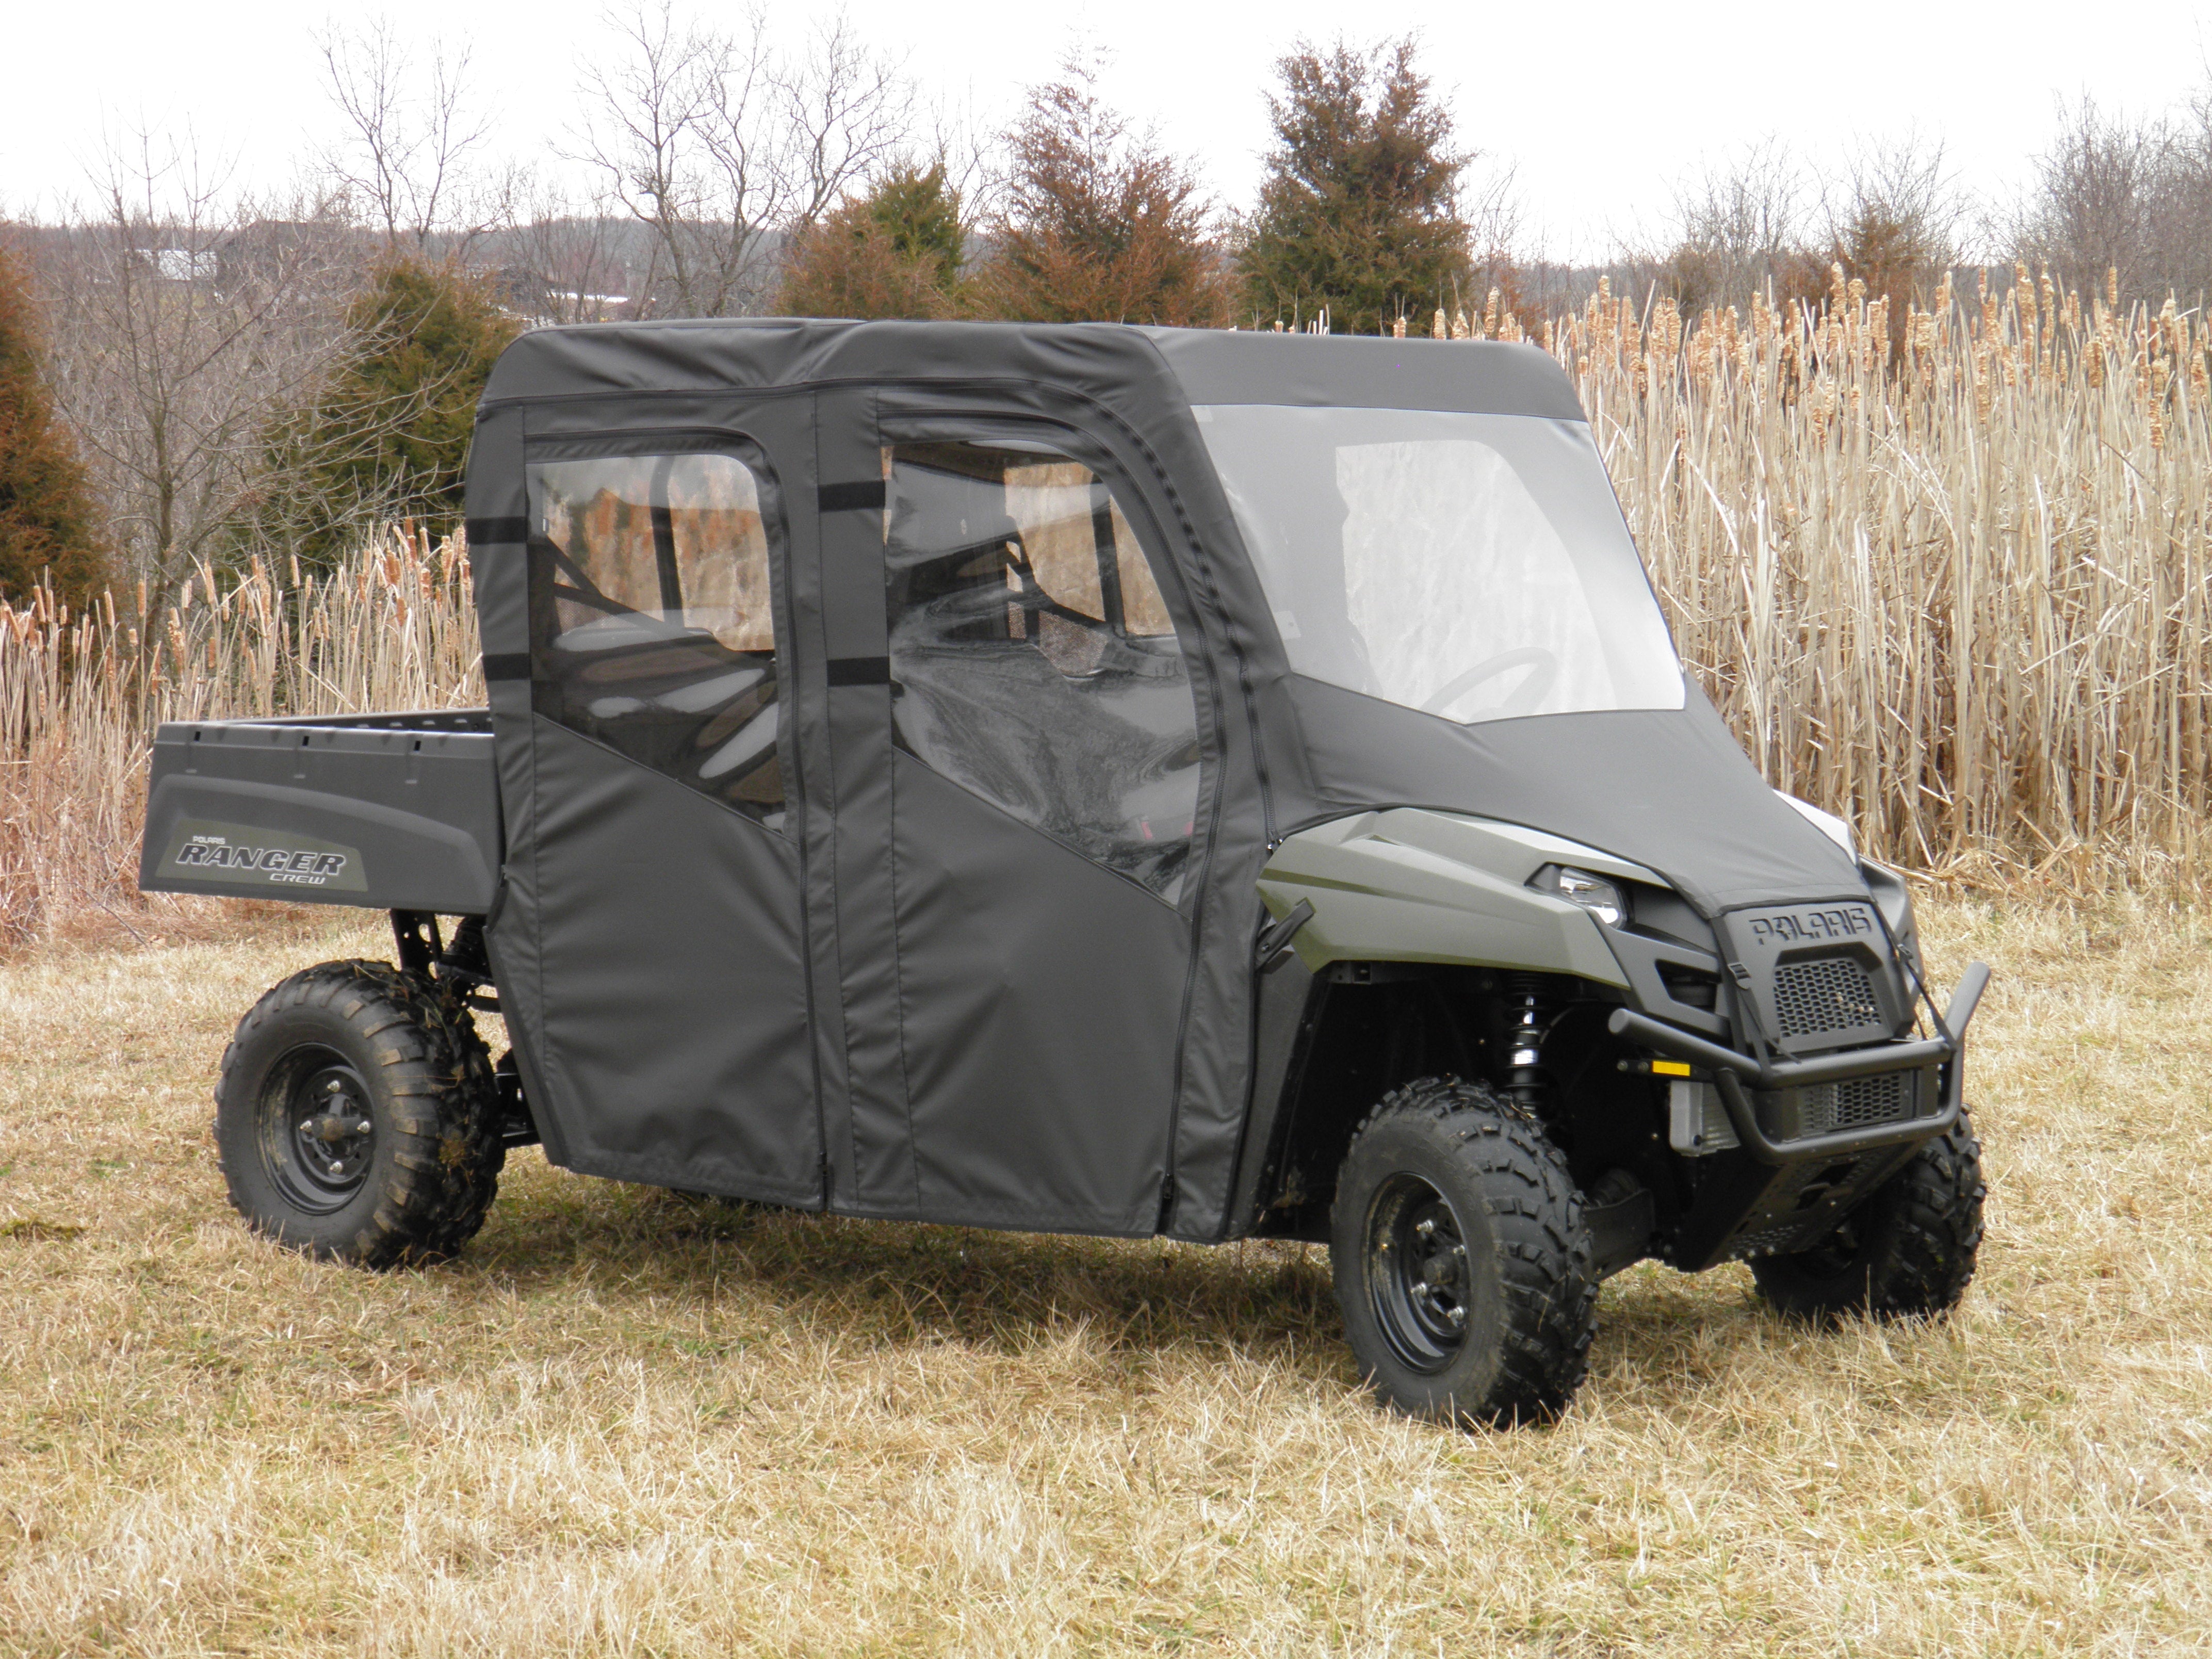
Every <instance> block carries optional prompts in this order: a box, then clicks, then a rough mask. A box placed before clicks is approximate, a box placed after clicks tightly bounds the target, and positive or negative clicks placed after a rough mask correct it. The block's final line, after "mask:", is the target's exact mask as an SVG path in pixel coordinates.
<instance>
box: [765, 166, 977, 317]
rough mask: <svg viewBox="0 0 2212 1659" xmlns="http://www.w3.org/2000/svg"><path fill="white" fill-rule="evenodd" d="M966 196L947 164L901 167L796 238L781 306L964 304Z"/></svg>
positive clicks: (848, 309) (950, 307)
mask: <svg viewBox="0 0 2212 1659" xmlns="http://www.w3.org/2000/svg"><path fill="white" fill-rule="evenodd" d="M962 243H963V230H962V226H961V222H960V201H959V197H958V196H957V194H956V193H955V192H954V191H952V189H951V186H950V185H948V184H947V182H946V180H945V169H944V167H942V166H936V167H927V168H925V167H914V166H907V167H896V168H894V169H893V170H892V171H891V172H890V173H889V174H887V175H886V176H885V177H884V179H882V180H880V181H879V182H878V184H877V185H876V187H875V188H874V189H872V191H869V192H868V193H867V194H866V195H865V196H849V197H846V199H845V201H844V202H843V203H842V204H841V205H840V206H839V207H838V208H837V209H836V210H835V211H834V212H832V213H830V214H829V216H827V217H826V218H824V219H823V221H822V222H821V223H819V224H817V225H813V226H811V227H810V228H807V229H805V230H803V231H801V232H800V233H799V234H798V235H797V236H796V237H794V238H793V243H792V247H791V252H790V256H789V263H788V264H787V266H786V269H785V273H784V279H783V287H782V290H781V293H780V294H779V295H778V296H777V301H776V309H777V310H778V311H779V312H781V313H782V314H783V315H785V316H787V317H860V318H872V317H908V318H917V319H924V320H942V319H947V318H952V317H957V316H959V315H961V314H962V313H963V309H964V306H963V300H964V295H963V292H962V285H961V280H960V258H961V250H962Z"/></svg>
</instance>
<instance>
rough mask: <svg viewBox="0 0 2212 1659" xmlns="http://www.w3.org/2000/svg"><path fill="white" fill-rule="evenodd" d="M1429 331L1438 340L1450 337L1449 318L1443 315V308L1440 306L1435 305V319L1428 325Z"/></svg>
mask: <svg viewBox="0 0 2212 1659" xmlns="http://www.w3.org/2000/svg"><path fill="white" fill-rule="evenodd" d="M1429 333H1430V334H1431V336H1432V337H1434V338H1437V339H1439V340H1449V338H1451V319H1449V317H1446V316H1445V315H1444V308H1443V307H1442V306H1438V307H1437V320H1436V322H1435V323H1434V324H1433V325H1431V327H1430V329H1429Z"/></svg>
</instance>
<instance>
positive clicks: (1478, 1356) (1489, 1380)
mask: <svg viewBox="0 0 2212 1659" xmlns="http://www.w3.org/2000/svg"><path fill="white" fill-rule="evenodd" d="M1330 1234H1331V1238H1330V1247H1329V1256H1330V1265H1331V1267H1333V1268H1334V1273H1335V1279H1336V1294H1337V1300H1338V1301H1339V1303H1340V1304H1342V1307H1343V1310H1344V1327H1345V1335H1346V1340H1348V1341H1349V1342H1350V1343H1351V1345H1352V1354H1353V1357H1354V1358H1356V1359H1357V1360H1358V1364H1359V1369H1360V1372H1361V1375H1362V1376H1364V1377H1365V1378H1366V1379H1367V1381H1368V1383H1369V1385H1370V1387H1371V1388H1372V1389H1374V1390H1375V1393H1376V1396H1377V1397H1378V1398H1379V1399H1380V1400H1381V1401H1383V1404H1384V1405H1386V1406H1388V1407H1391V1408H1392V1409H1393V1410H1395V1411H1400V1412H1403V1413H1407V1415H1409V1416H1413V1417H1419V1418H1425V1419H1430V1420H1431V1421H1435V1422H1443V1423H1454V1424H1466V1423H1484V1424H1512V1423H1522V1422H1541V1421H1545V1420H1547V1419H1551V1418H1553V1417H1556V1416H1558V1415H1559V1413H1561V1412H1562V1411H1564V1410H1565V1409H1566V1406H1567V1402H1568V1401H1569V1399H1570V1398H1571V1397H1572V1395H1573V1394H1574V1391H1575V1389H1576V1388H1577V1386H1578V1385H1579V1384H1580V1383H1581V1382H1582V1380H1583V1376H1584V1374H1585V1373H1586V1371H1587V1370H1588V1369H1589V1345H1590V1338H1591V1336H1592V1335H1593V1334H1594V1333H1595V1328H1596V1307H1597V1280H1596V1279H1595V1276H1594V1275H1593V1273H1592V1271H1591V1266H1590V1241H1589V1228H1588V1226H1587V1225H1586V1224H1585V1223H1584V1220H1583V1200H1582V1194H1580V1193H1579V1192H1578V1191H1577V1190H1576V1188H1575V1183H1574V1178H1573V1176H1571V1175H1570V1174H1569V1173H1568V1170H1567V1164H1566V1159H1565V1157H1563V1156H1562V1155H1561V1153H1560V1152H1559V1148H1558V1147H1556V1146H1553V1144H1552V1142H1551V1141H1550V1139H1548V1138H1547V1136H1546V1135H1545V1133H1544V1132H1543V1130H1542V1129H1541V1127H1539V1126H1538V1125H1537V1124H1536V1123H1535V1122H1534V1121H1533V1120H1532V1119H1530V1118H1529V1117H1528V1116H1527V1115H1525V1114H1524V1113H1522V1111H1521V1110H1520V1109H1518V1108H1517V1107H1516V1106H1514V1105H1512V1104H1510V1103H1508V1102H1505V1101H1504V1100H1502V1099H1500V1098H1499V1097H1498V1096H1497V1095H1496V1094H1494V1093H1493V1092H1492V1091H1491V1090H1490V1089H1488V1088H1487V1087H1486V1086H1484V1085H1480V1084H1474V1083H1462V1082H1461V1081H1459V1080H1458V1079H1455V1078H1429V1079H1423V1080H1422V1081H1420V1082H1418V1083H1412V1084H1408V1085H1406V1086H1405V1087H1404V1088H1402V1089H1399V1090H1396V1091H1393V1092H1392V1093H1390V1094H1388V1095H1386V1096H1384V1097H1383V1099H1382V1101H1381V1102H1380V1103H1378V1104H1377V1105H1376V1108H1375V1109H1374V1110H1373V1111H1372V1112H1371V1113H1370V1114H1369V1115H1368V1117H1367V1121H1365V1122H1364V1123H1363V1124H1361V1125H1360V1127H1359V1130H1358V1133H1356V1134H1355V1135H1354V1136H1353V1138H1352V1147H1351V1150H1350V1151H1349V1152H1346V1154H1345V1159H1344V1164H1343V1167H1342V1168H1341V1169H1340V1170H1339V1172H1338V1175H1337V1183H1336V1202H1335V1206H1334V1210H1333V1211H1332V1212H1331V1223H1330Z"/></svg>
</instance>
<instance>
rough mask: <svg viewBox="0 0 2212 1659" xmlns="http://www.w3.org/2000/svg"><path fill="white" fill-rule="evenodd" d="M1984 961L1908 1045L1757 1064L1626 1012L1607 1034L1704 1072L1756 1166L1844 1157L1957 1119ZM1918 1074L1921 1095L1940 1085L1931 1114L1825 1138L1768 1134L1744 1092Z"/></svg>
mask: <svg viewBox="0 0 2212 1659" xmlns="http://www.w3.org/2000/svg"><path fill="white" fill-rule="evenodd" d="M1989 982H1990V969H1989V965H1988V964H1987V963H1980V962H1977V963H1970V964H1968V966H1967V969H1966V972H1965V973H1963V974H1961V975H1960V976H1959V983H1958V985H1957V986H1956V987H1954V989H1953V991H1952V993H1951V1004H1950V1006H1949V1007H1948V1008H1947V1009H1946V1010H1945V1011H1944V1014H1943V1021H1942V1028H1943V1034H1942V1036H1934V1037H1929V1038H1925V1039H1923V1040H1922V1041H1919V1042H1885V1043H1877V1044H1875V1045H1874V1046H1872V1047H1870V1048H1852V1049H1847V1050H1846V1051H1844V1053H1842V1054H1822V1055H1820V1057H1819V1058H1817V1059H1814V1060H1759V1059H1757V1058H1755V1057H1754V1056H1753V1055H1750V1054H1744V1053H1742V1052H1741V1051H1740V1050H1737V1049H1735V1048H1723V1047H1722V1046H1721V1045H1720V1044H1719V1043H1717V1042H1707V1041H1706V1040H1705V1038H1704V1037H1701V1036H1696V1035H1694V1034H1693V1033H1692V1032H1689V1031H1685V1030H1679V1029H1678V1028H1676V1027H1674V1026H1672V1025H1668V1024H1664V1023H1663V1022H1662V1021H1659V1020H1656V1019H1653V1018H1651V1017H1650V1015H1648V1014H1639V1013H1638V1012H1635V1011H1634V1010H1633V1009H1631V1008H1619V1009H1615V1010H1614V1011H1613V1018H1612V1019H1611V1020H1610V1021H1609V1022H1608V1023H1607V1029H1608V1030H1611V1031H1612V1032H1613V1035H1614V1036H1620V1037H1626V1038H1628V1039H1629V1040H1630V1041H1631V1042H1640V1043H1642V1044H1643V1045H1644V1047H1645V1048H1656V1049H1657V1050H1658V1051H1659V1052H1660V1053H1661V1054H1668V1055H1671V1056H1673V1057H1674V1059H1676V1060H1685V1061H1687V1062H1688V1063H1689V1064H1691V1065H1692V1066H1706V1067H1709V1068H1710V1069H1711V1072H1712V1074H1713V1086H1714V1087H1715V1088H1716V1089H1717V1090H1718V1091H1719V1092H1720V1097H1721V1103H1722V1104H1723V1106H1724V1107H1725V1108H1726V1109H1727V1110H1728V1115H1729V1123H1730V1124H1731V1125H1732V1126H1733V1127H1734V1128H1735V1133H1736V1139H1738V1140H1739V1141H1741V1143H1742V1144H1743V1146H1746V1147H1747V1148H1748V1149H1749V1150H1750V1152H1751V1154H1752V1156H1753V1157H1754V1158H1758V1159H1759V1162H1761V1163H1762V1164H1797V1163H1802V1161H1803V1160H1805V1159H1806V1158H1842V1157H1846V1156H1849V1155H1850V1154H1853V1153H1857V1152H1869V1151H1872V1150H1874V1149H1875V1148H1876V1147H1881V1146H1892V1145H1895V1144H1897V1143H1899V1142H1902V1141H1907V1140H1926V1139H1929V1138H1930V1137H1931V1136H1935V1135H1940V1134H1942V1133H1943V1132H1944V1131H1945V1130H1947V1129H1948V1128H1949V1127H1951V1126H1952V1125H1953V1124H1954V1123H1956V1122H1957V1121H1959V1114H1960V1111H1961V1110H1962V1109H1964V1103H1965V1084H1964V1081H1963V1076H1962V1074H1963V1073H1964V1071H1965V1067H1964V1066H1962V1065H1961V1064H1960V1063H1959V1062H1960V1060H1961V1059H1962V1058H1963V1056H1964V1054H1965V1050H1966V1026H1967V1024H1969V1023H1970V1022H1971V1021H1972V1019H1973V1018H1974V1010H1975V1009H1976V1008H1977V1007H1978V1006H1980V1003H1981V1000H1982V993H1983V992H1984V990H1986V989H1987V988H1988V987H1989ZM1911 1071H1917V1072H1922V1073H1924V1074H1925V1076H1924V1079H1923V1089H1922V1094H1921V1097H1922V1098H1923V1099H1926V1098H1929V1097H1934V1096H1936V1095H1937V1094H1938V1089H1937V1087H1936V1084H1937V1080H1938V1079H1939V1078H1940V1079H1941V1080H1942V1087H1941V1091H1940V1095H1941V1102H1942V1103H1941V1107H1940V1109H1939V1110H1938V1111H1937V1112H1936V1115H1935V1116H1934V1117H1914V1118H1908V1119H1906V1120H1905V1121H1903V1122H1899V1123H1877V1124H1873V1125H1870V1126H1869V1127H1865V1128H1860V1129H1844V1130H1838V1131H1837V1132H1835V1133H1830V1134H1824V1135H1808V1136H1802V1137H1800V1138H1798V1139H1790V1140H1778V1139H1773V1138H1772V1137H1771V1136H1770V1135H1768V1134H1767V1133H1766V1131H1765V1128H1764V1127H1761V1125H1760V1123H1759V1114H1758V1112H1757V1111H1755V1110H1754V1109H1753V1105H1752V1102H1751V1099H1750V1097H1749V1096H1748V1094H1747V1092H1746V1090H1745V1085H1746V1083H1747V1082H1748V1083H1749V1084H1750V1085H1751V1086H1752V1087H1753V1088H1756V1089H1759V1090H1761V1091H1777V1090H1784V1089H1803V1088H1810V1087H1812V1086H1814V1085H1819V1084H1824V1083H1848V1082H1850V1081H1851V1080H1852V1079H1856V1078H1866V1077H1878V1076H1881V1075H1882V1074H1883V1073H1889V1072H1911Z"/></svg>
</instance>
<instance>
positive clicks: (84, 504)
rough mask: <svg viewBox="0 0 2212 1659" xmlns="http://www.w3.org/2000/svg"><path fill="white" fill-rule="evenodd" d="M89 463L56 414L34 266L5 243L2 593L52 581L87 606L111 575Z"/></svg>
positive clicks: (13, 595)
mask: <svg viewBox="0 0 2212 1659" xmlns="http://www.w3.org/2000/svg"><path fill="white" fill-rule="evenodd" d="M94 526H95V520H94V512H93V506H92V495H91V488H90V485H89V483H88V481H87V478H86V476H85V470H84V465H83V463H82V461H81V460H79V459H78V458H77V453H76V444H75V442H74V441H72V439H71V438H70V434H69V431H68V428H65V427H64V426H63V425H62V424H61V422H58V420H56V419H55V417H54V412H53V403H52V394H51V393H50V392H49V391H48V389H47V386H46V376H45V374H44V371H43V368H42V366H41V362H40V342H39V335H38V329H37V324H36V319H35V318H34V316H33V307H32V301H31V294H30V279H29V273H28V271H27V269H26V267H25V264H24V263H23V261H22V260H21V259H19V258H16V257H15V254H14V253H13V252H11V251H9V249H8V248H7V247H5V246H0V597H4V598H6V599H15V600H18V601H20V600H22V599H27V598H28V597H29V596H30V595H31V594H32V593H33V592H34V591H35V590H36V589H37V588H38V586H39V585H40V580H41V579H42V577H43V578H44V579H46V580H49V581H51V583H52V587H53V590H54V592H55V595H56V597H57V598H58V599H63V600H64V601H66V602H67V603H69V604H70V605H73V606H75V607H77V608H79V609H82V606H83V604H84V602H85V600H86V599H88V598H89V597H90V595H91V594H92V593H93V592H95V591H96V590H97V589H98V588H99V586H100V583H101V581H102V580H103V579H104V578H105V576H106V562H105V560H104V559H103V558H102V556H101V551H100V543H99V538H98V533H97V531H96V529H95V527H94Z"/></svg>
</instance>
